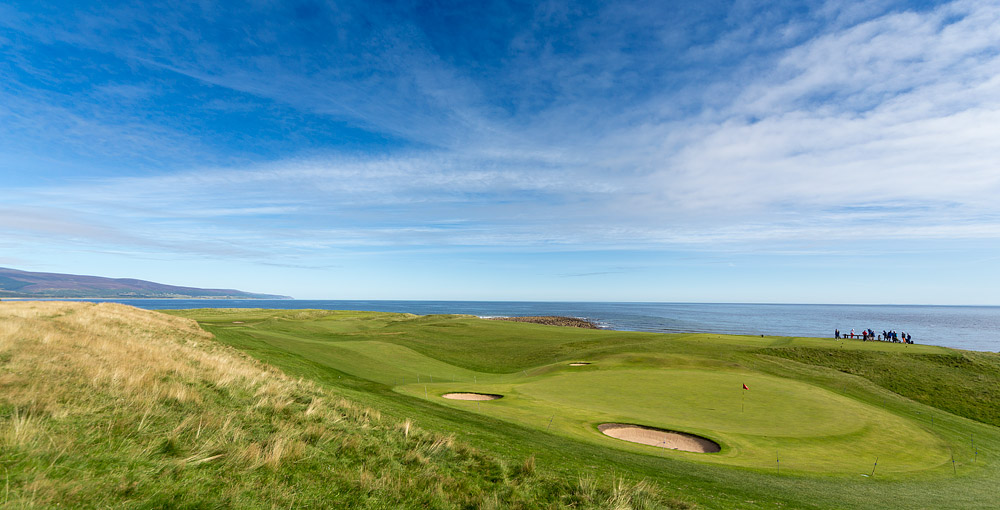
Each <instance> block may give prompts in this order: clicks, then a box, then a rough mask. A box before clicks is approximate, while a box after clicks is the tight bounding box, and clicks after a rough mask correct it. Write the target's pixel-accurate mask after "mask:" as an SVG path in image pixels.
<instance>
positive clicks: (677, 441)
mask: <svg viewBox="0 0 1000 510" xmlns="http://www.w3.org/2000/svg"><path fill="white" fill-rule="evenodd" d="M597 430H600V431H601V432H602V433H603V434H604V435H606V436H611V437H613V438H615V439H621V440H623V441H630V442H633V443H640V444H648V445H650V446H659V447H660V448H669V449H671V450H683V451H685V452H695V453H715V452H717V451H719V450H721V447H719V444H718V443H716V442H715V441H712V440H710V439H705V438H704V437H699V436H695V435H692V434H685V433H683V432H673V431H670V430H661V429H656V428H653V427H643V426H641V425H629V424H626V423H602V424H600V425H598V426H597Z"/></svg>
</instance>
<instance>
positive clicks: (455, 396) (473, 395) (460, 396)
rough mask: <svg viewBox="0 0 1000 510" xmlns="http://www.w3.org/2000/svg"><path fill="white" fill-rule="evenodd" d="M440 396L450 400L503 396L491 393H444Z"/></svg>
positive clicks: (494, 398) (488, 398) (490, 398)
mask: <svg viewBox="0 0 1000 510" xmlns="http://www.w3.org/2000/svg"><path fill="white" fill-rule="evenodd" d="M441 396H442V397H444V398H449V399H451V400H498V399H501V398H503V395H496V394H493V393H445V394H444V395H441Z"/></svg>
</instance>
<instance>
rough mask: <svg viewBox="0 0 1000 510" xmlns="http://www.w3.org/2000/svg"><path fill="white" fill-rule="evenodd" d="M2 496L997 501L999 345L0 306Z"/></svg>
mask: <svg viewBox="0 0 1000 510" xmlns="http://www.w3.org/2000/svg"><path fill="white" fill-rule="evenodd" d="M0 390H2V391H0V475H2V477H3V478H2V480H0V506H2V507H5V508H8V507H9V508H53V507H68V508H223V507H230V508H326V507H335V508H455V509H459V508H622V509H624V508H636V509H639V508H672V509H691V508H711V509H755V508H808V509H843V508H865V509H868V508H928V509H931V508H935V509H936V508H983V509H986V508H996V501H997V493H996V487H997V483H996V482H997V481H998V480H1000V463H998V461H997V458H998V454H1000V355H997V354H996V353H986V352H972V351H957V350H952V349H947V348H943V347H935V346H927V345H907V344H893V343H883V342H861V341H857V340H841V341H837V340H833V339H817V338H788V337H766V336H727V335H714V334H713V335H708V334H657V333H636V332H625V331H609V330H596V329H581V328H577V327H565V326H556V325H541V324H534V323H528V322H508V321H497V320H485V319H480V318H478V317H474V316H468V315H428V316H417V315H409V314H398V313H379V312H356V311H322V310H264V309H198V310H177V311H170V312H156V311H148V310H140V309H137V308H132V307H129V306H124V305H119V304H112V303H101V304H94V303H62V302H27V301H25V302H16V303H11V302H4V303H2V306H0Z"/></svg>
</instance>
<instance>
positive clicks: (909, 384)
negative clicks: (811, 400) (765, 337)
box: [766, 348, 1000, 426]
mask: <svg viewBox="0 0 1000 510" xmlns="http://www.w3.org/2000/svg"><path fill="white" fill-rule="evenodd" d="M766 354H769V355H771V356H780V357H782V358H786V359H790V360H795V361H798V362H802V363H807V364H810V365H817V366H824V367H829V368H833V369H835V370H839V371H841V372H845V373H848V374H853V375H858V376H861V377H864V378H865V379H868V380H870V381H872V382H874V383H876V384H878V385H879V386H882V387H884V388H886V389H888V390H890V391H893V392H895V393H897V394H899V395H903V396H905V397H908V398H911V399H913V400H916V401H917V402H922V403H924V404H927V405H929V406H933V407H936V408H938V409H943V410H945V411H948V412H950V413H953V414H956V415H959V416H965V417H967V418H971V419H973V420H976V421H980V422H983V423H988V424H990V425H996V426H1000V356H997V355H995V354H992V353H980V352H968V351H953V352H949V353H947V354H917V355H910V356H898V355H895V354H892V353H885V352H863V353H859V352H844V351H842V350H836V349H803V348H789V349H771V350H768V351H766Z"/></svg>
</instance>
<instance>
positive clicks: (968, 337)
mask: <svg viewBox="0 0 1000 510" xmlns="http://www.w3.org/2000/svg"><path fill="white" fill-rule="evenodd" d="M87 301H112V302H116V303H123V304H126V305H131V306H135V307H138V308H144V309H148V310H165V309H174V310H177V309H187V308H277V309H284V310H290V309H310V308H311V309H321V310H366V311H375V312H400V313H412V314H417V315H429V314H468V315H477V316H480V317H514V316H525V315H560V316H566V317H579V318H582V319H587V320H590V321H592V322H594V323H596V324H598V325H599V326H600V327H602V328H605V329H611V330H620V331H649V332H657V333H722V334H739V335H768V336H808V337H821V338H822V337H827V338H833V334H834V330H835V329H840V331H841V333H848V334H849V333H850V332H851V329H854V330H855V332H857V333H860V332H861V330H863V329H867V328H871V329H873V330H875V331H876V332H877V333H879V334H881V333H882V331H883V330H886V331H889V330H895V331H897V332H899V333H904V332H905V333H907V334H909V335H910V336H912V338H913V342H914V343H919V344H931V345H940V346H944V347H951V348H955V349H965V350H971V351H990V352H998V351H1000V306H928V305H817V304H748V303H598V302H551V301H381V300H379V301H364V300H351V301H344V300H302V299H282V300H261V299H101V300H96V299H95V300H87Z"/></svg>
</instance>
